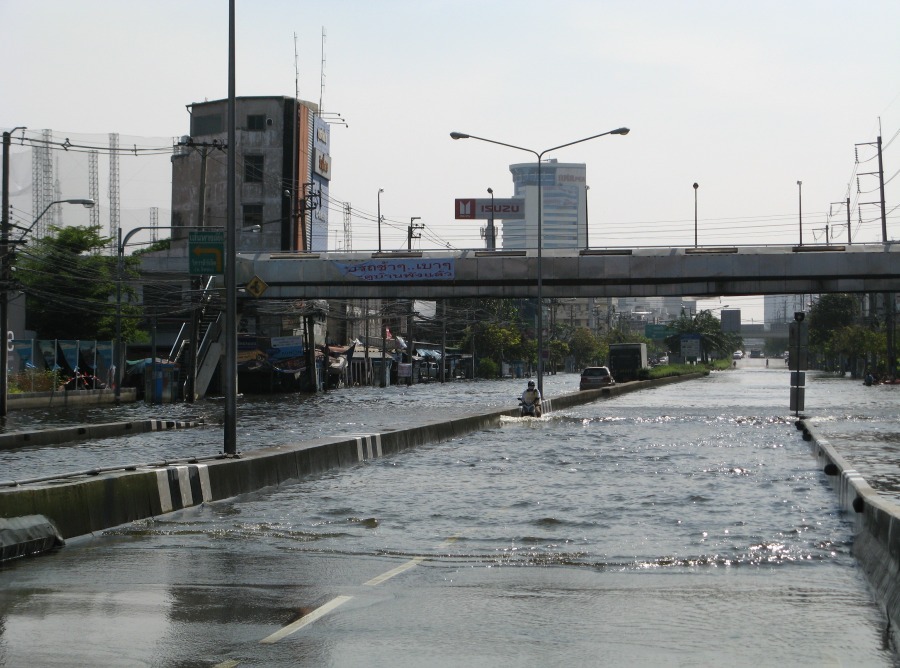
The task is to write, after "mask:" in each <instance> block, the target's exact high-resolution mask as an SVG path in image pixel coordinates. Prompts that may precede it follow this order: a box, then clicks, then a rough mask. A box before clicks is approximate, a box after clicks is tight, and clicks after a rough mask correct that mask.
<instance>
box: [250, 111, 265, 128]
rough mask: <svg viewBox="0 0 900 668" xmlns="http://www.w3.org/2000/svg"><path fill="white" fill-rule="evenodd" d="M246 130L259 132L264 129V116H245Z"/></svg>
mask: <svg viewBox="0 0 900 668" xmlns="http://www.w3.org/2000/svg"><path fill="white" fill-rule="evenodd" d="M247 129H248V130H250V131H253V132H260V131H262V130H265V129H266V115H265V114H249V115H248V116H247Z"/></svg>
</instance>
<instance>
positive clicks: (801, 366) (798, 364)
mask: <svg viewBox="0 0 900 668" xmlns="http://www.w3.org/2000/svg"><path fill="white" fill-rule="evenodd" d="M808 368H809V350H808V349H806V348H800V349H799V350H798V349H797V348H793V349H791V352H790V355H789V356H788V369H790V370H791V371H805V370H806V369H808Z"/></svg>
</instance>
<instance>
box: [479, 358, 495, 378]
mask: <svg viewBox="0 0 900 668" xmlns="http://www.w3.org/2000/svg"><path fill="white" fill-rule="evenodd" d="M499 369H500V367H499V366H498V365H497V363H496V362H495V361H494V360H492V359H488V358H486V357H482V358H481V359H480V360H478V371H477V375H478V377H479V378H488V379H492V378H497V377H498V376H499V375H500V371H499Z"/></svg>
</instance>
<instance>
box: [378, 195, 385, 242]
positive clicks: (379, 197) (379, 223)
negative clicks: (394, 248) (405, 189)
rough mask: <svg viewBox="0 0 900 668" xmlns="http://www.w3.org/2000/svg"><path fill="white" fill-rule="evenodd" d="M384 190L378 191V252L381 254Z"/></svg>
mask: <svg viewBox="0 0 900 668" xmlns="http://www.w3.org/2000/svg"><path fill="white" fill-rule="evenodd" d="M383 192H384V188H379V189H378V252H379V253H380V252H381V193H383Z"/></svg>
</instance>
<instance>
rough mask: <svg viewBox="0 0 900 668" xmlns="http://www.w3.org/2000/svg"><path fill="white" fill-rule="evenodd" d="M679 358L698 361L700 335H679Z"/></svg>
mask: <svg viewBox="0 0 900 668" xmlns="http://www.w3.org/2000/svg"><path fill="white" fill-rule="evenodd" d="M681 356H682V357H683V358H684V359H690V358H694V359H698V358H699V357H700V335H699V334H682V335H681Z"/></svg>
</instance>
